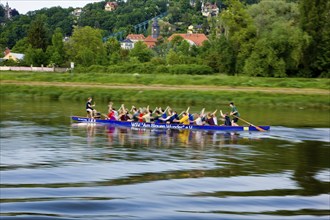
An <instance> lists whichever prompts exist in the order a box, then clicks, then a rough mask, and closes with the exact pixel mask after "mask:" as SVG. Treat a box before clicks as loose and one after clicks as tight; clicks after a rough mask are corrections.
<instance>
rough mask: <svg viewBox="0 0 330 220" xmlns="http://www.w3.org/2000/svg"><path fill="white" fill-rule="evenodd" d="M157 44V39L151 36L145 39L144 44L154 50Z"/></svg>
mask: <svg viewBox="0 0 330 220" xmlns="http://www.w3.org/2000/svg"><path fill="white" fill-rule="evenodd" d="M156 42H157V39H156V38H153V37H152V36H151V35H149V36H148V37H146V39H144V43H145V44H146V45H147V46H148V47H149V48H152V47H154V46H156Z"/></svg>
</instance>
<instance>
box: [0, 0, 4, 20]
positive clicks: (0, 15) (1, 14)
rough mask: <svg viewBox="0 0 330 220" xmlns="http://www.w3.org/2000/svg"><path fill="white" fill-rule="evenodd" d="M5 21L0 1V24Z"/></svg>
mask: <svg viewBox="0 0 330 220" xmlns="http://www.w3.org/2000/svg"><path fill="white" fill-rule="evenodd" d="M4 21H5V8H4V6H3V5H2V4H1V3H0V24H1V23H2V22H4Z"/></svg>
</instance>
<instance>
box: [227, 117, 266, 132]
mask: <svg viewBox="0 0 330 220" xmlns="http://www.w3.org/2000/svg"><path fill="white" fill-rule="evenodd" d="M233 116H234V117H235V118H238V119H239V120H242V121H244V122H245V123H247V124H249V125H251V126H253V127H255V128H256V129H257V130H258V131H266V130H264V129H262V128H261V127H258V126H255V125H254V124H251V123H250V122H248V121H245V120H244V119H243V118H240V117H238V116H236V115H233Z"/></svg>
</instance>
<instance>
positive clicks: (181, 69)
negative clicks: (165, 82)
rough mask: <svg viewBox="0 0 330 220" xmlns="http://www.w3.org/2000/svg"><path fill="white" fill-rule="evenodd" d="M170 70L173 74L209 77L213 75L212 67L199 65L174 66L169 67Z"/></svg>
mask: <svg viewBox="0 0 330 220" xmlns="http://www.w3.org/2000/svg"><path fill="white" fill-rule="evenodd" d="M168 70H169V73H172V74H188V75H207V74H212V73H213V70H212V68H211V67H209V66H206V65H197V64H181V65H173V66H169V67H168Z"/></svg>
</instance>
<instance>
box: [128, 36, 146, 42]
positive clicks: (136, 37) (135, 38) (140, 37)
mask: <svg viewBox="0 0 330 220" xmlns="http://www.w3.org/2000/svg"><path fill="white" fill-rule="evenodd" d="M126 39H130V40H141V41H143V40H144V39H145V37H144V35H143V34H129V35H127V37H126Z"/></svg>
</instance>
